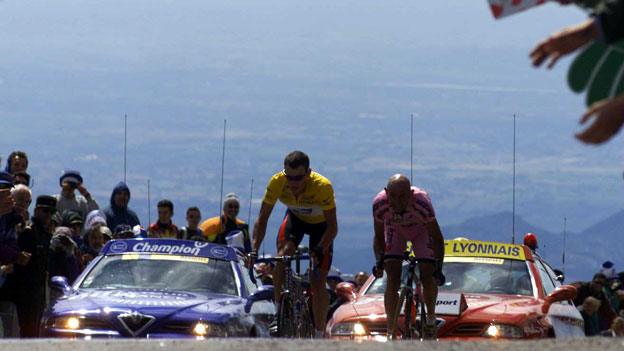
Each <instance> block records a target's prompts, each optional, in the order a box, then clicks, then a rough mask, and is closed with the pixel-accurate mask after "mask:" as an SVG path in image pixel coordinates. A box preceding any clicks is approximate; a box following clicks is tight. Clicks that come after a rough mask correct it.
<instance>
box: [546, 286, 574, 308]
mask: <svg viewBox="0 0 624 351" xmlns="http://www.w3.org/2000/svg"><path fill="white" fill-rule="evenodd" d="M575 297H576V288H575V287H574V286H572V285H562V286H559V287H557V288H556V289H555V290H553V292H551V293H550V294H549V295H548V296H546V298H545V299H544V304H543V305H542V313H544V314H546V313H548V310H550V305H552V304H553V303H555V302H559V301H566V300H572V299H574V298H575Z"/></svg>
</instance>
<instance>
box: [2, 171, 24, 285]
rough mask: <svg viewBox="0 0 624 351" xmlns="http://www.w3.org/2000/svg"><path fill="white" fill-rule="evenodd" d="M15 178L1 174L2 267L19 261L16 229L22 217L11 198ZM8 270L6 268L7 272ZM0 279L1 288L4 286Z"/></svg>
mask: <svg viewBox="0 0 624 351" xmlns="http://www.w3.org/2000/svg"><path fill="white" fill-rule="evenodd" d="M12 188H13V177H12V176H11V175H10V174H9V173H6V172H0V265H7V264H10V263H13V262H14V261H15V260H17V258H18V256H19V252H20V250H19V246H18V243H17V231H16V227H17V225H18V224H19V223H20V217H19V215H18V214H17V211H16V210H15V200H14V199H13V197H12V196H11V189H12ZM7 269H8V268H5V271H6V270H7ZM2 282H3V280H2V277H0V286H2Z"/></svg>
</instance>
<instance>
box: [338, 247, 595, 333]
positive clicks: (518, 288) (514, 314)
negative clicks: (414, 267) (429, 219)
mask: <svg viewBox="0 0 624 351" xmlns="http://www.w3.org/2000/svg"><path fill="white" fill-rule="evenodd" d="M405 267H406V266H404V268H405ZM443 270H444V274H445V276H446V283H445V284H444V285H443V286H441V287H440V289H439V294H438V301H437V304H436V315H437V317H438V320H437V325H438V337H439V338H440V339H455V340H457V339H460V340H466V339H533V338H547V337H572V336H584V329H583V318H582V317H581V314H580V312H579V311H578V310H577V309H576V307H575V306H574V304H573V303H572V301H571V300H572V299H573V298H574V296H575V295H576V289H575V288H574V287H573V286H571V285H561V283H560V281H563V275H562V274H561V273H560V272H558V273H559V274H556V273H555V271H554V270H553V269H551V267H550V266H549V265H548V264H547V263H546V262H544V260H543V259H542V258H540V257H539V255H537V254H536V253H534V252H533V251H532V250H531V249H529V248H528V247H527V246H524V245H514V244H504V243H497V242H484V241H472V240H467V239H455V240H446V241H445V254H444V268H443ZM403 273H404V274H403V276H404V278H405V276H406V272H405V270H404V272H403ZM385 287H386V279H385V276H384V277H382V278H378V279H377V278H375V277H374V276H371V277H370V278H369V280H368V281H367V282H366V284H364V286H362V289H361V291H360V292H359V293H358V294H357V295H355V298H354V299H353V301H351V302H349V303H346V304H344V305H342V306H340V307H339V308H338V309H337V310H336V312H335V313H334V315H333V317H332V318H331V320H330V321H329V323H328V325H327V333H328V334H329V335H331V337H332V338H335V339H358V340H378V341H385V340H387V331H386V329H387V328H386V314H385V310H384V301H383V300H384V291H385ZM399 318H401V317H399Z"/></svg>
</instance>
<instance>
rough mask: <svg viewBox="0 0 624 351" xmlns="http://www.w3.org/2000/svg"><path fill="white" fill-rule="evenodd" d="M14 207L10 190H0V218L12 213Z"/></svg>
mask: <svg viewBox="0 0 624 351" xmlns="http://www.w3.org/2000/svg"><path fill="white" fill-rule="evenodd" d="M14 207H15V200H13V196H11V190H10V189H1V190H0V216H4V215H7V214H9V213H11V212H13V209H14Z"/></svg>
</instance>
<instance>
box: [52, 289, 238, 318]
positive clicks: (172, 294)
mask: <svg viewBox="0 0 624 351" xmlns="http://www.w3.org/2000/svg"><path fill="white" fill-rule="evenodd" d="M243 306H244V299H242V298H240V297H237V296H232V295H223V294H198V293H193V292H183V291H163V290H134V289H132V290H121V289H116V290H98V289H88V290H79V291H77V292H75V293H73V294H71V295H69V296H67V297H65V298H61V299H59V300H57V301H56V303H55V304H54V305H53V306H52V309H51V312H52V313H53V314H70V313H79V314H86V313H125V312H140V313H142V314H148V315H152V316H154V317H156V318H166V317H168V316H170V315H172V314H178V315H185V314H188V315H190V316H189V317H192V315H197V314H201V315H204V316H206V315H210V314H213V315H227V314H229V313H232V312H233V311H235V310H239V309H241V308H242V307H243Z"/></svg>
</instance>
